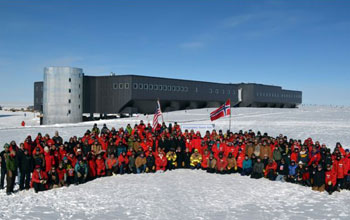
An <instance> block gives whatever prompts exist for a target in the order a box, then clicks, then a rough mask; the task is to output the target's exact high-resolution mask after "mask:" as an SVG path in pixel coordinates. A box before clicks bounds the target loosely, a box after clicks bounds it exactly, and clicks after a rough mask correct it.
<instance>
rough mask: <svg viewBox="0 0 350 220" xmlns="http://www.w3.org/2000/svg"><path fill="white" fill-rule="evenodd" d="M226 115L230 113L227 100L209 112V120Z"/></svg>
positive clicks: (229, 103) (229, 105) (229, 104)
mask: <svg viewBox="0 0 350 220" xmlns="http://www.w3.org/2000/svg"><path fill="white" fill-rule="evenodd" d="M227 115H231V102H230V100H227V101H226V102H225V104H223V105H222V106H220V107H219V108H218V109H216V110H215V111H213V112H211V113H210V120H211V121H214V120H216V119H219V118H221V117H225V116H227Z"/></svg>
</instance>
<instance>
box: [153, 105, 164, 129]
mask: <svg viewBox="0 0 350 220" xmlns="http://www.w3.org/2000/svg"><path fill="white" fill-rule="evenodd" d="M161 115H162V110H161V109H160V104H159V100H157V108H156V111H155V113H154V116H153V128H156V127H157V125H158V118H159V116H161Z"/></svg>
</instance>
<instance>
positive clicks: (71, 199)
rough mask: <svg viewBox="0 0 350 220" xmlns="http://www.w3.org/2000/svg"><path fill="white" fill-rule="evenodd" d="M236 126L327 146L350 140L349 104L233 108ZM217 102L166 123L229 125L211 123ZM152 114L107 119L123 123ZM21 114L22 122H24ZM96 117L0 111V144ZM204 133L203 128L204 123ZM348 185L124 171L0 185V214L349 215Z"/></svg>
mask: <svg viewBox="0 0 350 220" xmlns="http://www.w3.org/2000/svg"><path fill="white" fill-rule="evenodd" d="M232 110H233V115H232V118H231V119H232V130H233V131H238V130H240V129H242V130H248V129H252V130H254V131H257V130H260V131H262V132H268V133H269V134H270V135H274V136H276V135H279V134H280V133H283V134H285V135H288V136H289V137H291V138H298V139H299V138H300V139H305V138H308V137H312V138H313V139H314V140H320V142H321V143H326V144H327V145H328V146H330V147H332V148H333V147H334V145H335V143H336V142H338V141H339V142H341V143H342V144H343V146H344V147H345V148H349V146H350V108H348V107H320V106H305V107H301V108H299V109H257V108H236V109H232ZM210 111H212V109H201V110H190V111H180V112H172V113H165V114H164V119H165V121H166V122H167V123H168V122H174V121H177V122H179V123H180V124H184V125H194V126H203V125H211V124H215V128H216V129H227V128H228V121H227V119H220V120H218V121H215V123H212V122H210V120H209V113H210ZM141 119H143V120H144V121H145V122H146V123H147V122H151V121H152V116H148V117H147V116H139V117H134V118H127V119H125V118H123V119H116V120H108V121H98V122H97V123H98V124H99V125H102V124H103V123H106V124H107V125H108V126H115V127H120V126H125V125H126V124H128V123H130V124H134V123H137V122H139V120H141ZM22 120H24V121H25V122H26V124H27V126H26V127H25V128H22V127H21V126H20V123H21V121H22ZM93 123H95V122H85V123H79V124H64V125H50V126H39V119H38V118H37V117H35V115H33V114H32V113H29V114H28V113H27V115H26V117H24V113H23V112H22V113H20V112H17V113H12V112H7V111H0V147H1V148H2V145H3V144H4V143H5V142H9V141H11V140H15V141H17V143H20V142H21V141H23V140H24V138H25V137H26V136H27V135H32V136H33V137H35V136H36V134H37V133H38V132H41V133H43V134H45V133H49V134H50V135H53V134H54V131H56V130H58V131H59V132H60V134H61V136H62V137H63V138H65V139H66V138H68V137H70V136H72V135H77V136H81V135H82V134H83V133H84V132H85V130H86V129H90V128H91V127H92V125H93ZM201 132H205V129H201ZM349 203H350V192H348V191H342V192H340V193H335V194H334V195H332V196H328V194H326V193H318V192H313V191H311V189H310V188H305V187H301V186H297V185H293V184H289V183H278V182H271V181H268V180H252V179H249V178H248V177H241V176H239V175H223V176H222V175H213V174H207V173H205V172H202V171H191V170H176V171H169V172H166V173H163V174H146V175H143V174H142V175H124V176H119V175H117V176H113V177H105V178H102V179H98V180H95V181H92V182H89V183H87V184H84V185H80V186H70V187H68V188H60V189H55V190H51V191H47V192H43V193H39V194H37V195H34V192H33V191H32V190H30V191H25V192H19V193H17V194H15V195H11V196H6V195H5V192H4V190H2V191H0V207H1V209H0V219H350V210H349V206H348V204H349Z"/></svg>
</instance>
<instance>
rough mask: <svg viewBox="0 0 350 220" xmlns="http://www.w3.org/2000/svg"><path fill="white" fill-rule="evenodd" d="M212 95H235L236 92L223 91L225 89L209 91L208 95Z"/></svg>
mask: <svg viewBox="0 0 350 220" xmlns="http://www.w3.org/2000/svg"><path fill="white" fill-rule="evenodd" d="M213 93H215V94H221V93H222V94H223V95H224V94H225V93H226V94H228V95H231V94H232V95H235V94H236V91H235V90H232V91H231V90H229V89H228V90H225V89H209V94H213Z"/></svg>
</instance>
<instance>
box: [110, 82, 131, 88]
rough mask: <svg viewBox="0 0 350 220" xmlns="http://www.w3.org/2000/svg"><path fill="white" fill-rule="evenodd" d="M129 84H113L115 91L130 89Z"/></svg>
mask: <svg viewBox="0 0 350 220" xmlns="http://www.w3.org/2000/svg"><path fill="white" fill-rule="evenodd" d="M129 88H130V86H129V83H119V84H118V83H113V89H129Z"/></svg>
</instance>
